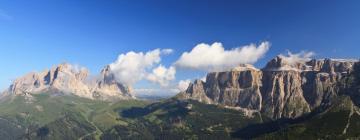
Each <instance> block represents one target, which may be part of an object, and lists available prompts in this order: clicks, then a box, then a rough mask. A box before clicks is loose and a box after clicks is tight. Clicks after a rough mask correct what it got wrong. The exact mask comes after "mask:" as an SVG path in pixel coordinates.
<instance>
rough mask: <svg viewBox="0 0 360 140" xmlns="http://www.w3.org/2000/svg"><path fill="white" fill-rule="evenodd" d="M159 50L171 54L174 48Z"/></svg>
mask: <svg viewBox="0 0 360 140" xmlns="http://www.w3.org/2000/svg"><path fill="white" fill-rule="evenodd" d="M161 52H162V53H164V54H171V53H173V52H174V50H173V49H163V50H161Z"/></svg>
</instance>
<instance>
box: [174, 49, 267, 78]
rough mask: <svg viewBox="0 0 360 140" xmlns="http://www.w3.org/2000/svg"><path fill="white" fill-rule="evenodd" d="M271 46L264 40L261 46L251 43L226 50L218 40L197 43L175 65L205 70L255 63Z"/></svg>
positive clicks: (225, 68) (224, 68)
mask: <svg viewBox="0 0 360 140" xmlns="http://www.w3.org/2000/svg"><path fill="white" fill-rule="evenodd" d="M269 48H270V43H269V42H262V43H260V45H259V46H256V44H250V45H247V46H243V47H238V48H233V49H231V50H225V49H224V47H223V45H222V44H221V43H218V42H215V43H213V44H212V45H209V44H204V43H202V44H198V45H196V46H195V47H194V48H193V49H192V50H191V51H190V52H184V53H183V54H182V55H181V57H180V58H179V60H177V61H176V62H175V65H176V66H177V67H182V68H190V69H196V70H205V71H218V70H227V69H230V68H233V67H235V66H237V65H239V64H247V63H255V62H256V61H257V60H258V59H260V58H261V57H263V56H264V55H265V53H266V52H267V51H268V50H269Z"/></svg>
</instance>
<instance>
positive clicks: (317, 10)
mask: <svg viewBox="0 0 360 140" xmlns="http://www.w3.org/2000/svg"><path fill="white" fill-rule="evenodd" d="M359 7H360V2H359V1H356V0H348V1H340V0H338V1H333V0H330V1H325V0H322V1H320V0H315V1H314V0H304V1H295V0H273V1H271V0H243V1H235V0H234V1H232V0H228V1H220V0H218V1H214V0H209V1H207V0H206V1H205V0H198V1H194V0H184V1H177V0H166V1H158V0H155V1H149V0H144V1H141V0H137V1H130V0H128V1H127V0H124V1H119V0H106V1H103V0H102V1H101V0H83V1H74V0H32V1H28V0H23V1H19V0H4V1H0V58H1V59H0V67H1V70H0V87H1V88H5V87H7V86H8V85H9V84H10V81H11V80H13V79H15V78H16V77H18V76H21V75H23V74H26V73H28V72H30V71H41V70H44V69H46V68H50V67H51V66H53V65H56V64H59V63H62V62H69V63H74V64H80V65H82V66H85V67H87V68H89V69H90V71H91V72H92V73H94V74H96V73H98V72H99V71H100V69H101V68H102V67H104V66H105V65H107V64H110V63H112V62H114V61H115V60H116V59H117V57H118V55H119V54H123V53H126V52H129V51H135V52H146V51H149V50H153V49H156V48H171V49H173V50H174V52H173V53H172V54H171V55H166V56H163V57H162V61H161V63H162V64H163V65H165V66H166V67H168V66H170V65H171V64H172V63H174V62H175V61H176V60H177V59H178V58H179V57H180V55H181V54H182V53H183V52H184V51H190V50H191V49H192V48H193V47H194V46H196V45H197V44H199V43H208V44H212V43H213V42H221V43H222V44H223V46H224V47H225V48H226V49H231V48H235V47H239V46H243V45H247V44H250V43H260V42H262V41H269V42H271V48H270V49H269V51H268V52H267V53H266V55H265V57H264V58H262V59H260V60H259V61H258V62H257V63H256V64H255V65H256V66H258V67H262V66H263V65H264V64H265V63H266V61H268V60H269V59H271V58H272V57H274V56H276V55H278V54H280V53H285V52H286V50H290V51H292V52H298V51H301V50H308V51H313V52H315V53H316V56H315V57H317V58H322V57H333V58H358V57H359V51H360V47H359V40H358V39H359V37H360V16H359V15H360V9H359ZM203 75H204V72H199V71H196V72H194V71H192V70H177V73H176V81H177V80H183V79H188V78H192V77H199V78H200V77H202V76H203ZM136 86H137V87H139V88H142V87H151V86H152V84H149V83H147V82H144V81H141V82H139V83H138V84H137V85H136Z"/></svg>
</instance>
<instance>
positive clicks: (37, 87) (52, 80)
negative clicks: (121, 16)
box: [7, 63, 135, 100]
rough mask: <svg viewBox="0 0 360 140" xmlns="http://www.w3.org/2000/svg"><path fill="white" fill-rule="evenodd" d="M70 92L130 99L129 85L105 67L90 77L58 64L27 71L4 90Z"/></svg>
mask: <svg viewBox="0 0 360 140" xmlns="http://www.w3.org/2000/svg"><path fill="white" fill-rule="evenodd" d="M45 92H46V93H58V94H73V95H76V96H79V97H83V98H88V99H99V100H117V99H134V98H135V96H134V95H133V93H132V89H131V87H130V86H127V85H124V84H122V83H119V82H117V81H116V80H115V77H114V74H113V73H112V72H111V69H110V67H109V66H105V67H104V68H103V69H102V70H101V72H100V74H99V76H98V77H96V78H91V77H90V74H89V71H88V70H87V69H86V68H84V67H79V66H76V65H71V64H68V63H62V64H59V65H57V66H54V67H53V68H51V69H50V70H44V71H42V72H38V73H36V72H31V73H28V74H26V75H25V76H22V77H19V78H17V79H16V80H14V82H13V83H12V84H11V85H10V87H9V88H8V90H7V93H8V94H9V95H10V94H13V95H28V94H29V93H31V94H40V93H45Z"/></svg>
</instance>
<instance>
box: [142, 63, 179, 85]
mask: <svg viewBox="0 0 360 140" xmlns="http://www.w3.org/2000/svg"><path fill="white" fill-rule="evenodd" d="M175 73H176V69H175V67H173V66H170V67H169V68H166V67H164V66H162V65H159V66H158V67H157V68H155V69H153V70H152V73H150V74H148V75H147V76H146V79H147V80H149V81H151V82H153V83H157V84H160V86H163V87H165V86H168V85H169V82H170V81H172V80H174V79H175Z"/></svg>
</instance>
